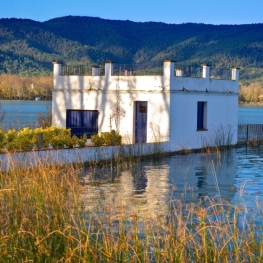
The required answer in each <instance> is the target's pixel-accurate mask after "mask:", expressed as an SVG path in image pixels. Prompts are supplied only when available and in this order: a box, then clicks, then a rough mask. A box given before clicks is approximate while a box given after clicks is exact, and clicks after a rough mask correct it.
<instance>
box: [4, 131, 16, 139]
mask: <svg viewBox="0 0 263 263" xmlns="http://www.w3.org/2000/svg"><path fill="white" fill-rule="evenodd" d="M16 136H17V132H16V130H15V129H12V130H9V131H8V132H7V133H6V135H5V138H6V141H7V142H12V141H13V140H14V139H15V138H16Z"/></svg>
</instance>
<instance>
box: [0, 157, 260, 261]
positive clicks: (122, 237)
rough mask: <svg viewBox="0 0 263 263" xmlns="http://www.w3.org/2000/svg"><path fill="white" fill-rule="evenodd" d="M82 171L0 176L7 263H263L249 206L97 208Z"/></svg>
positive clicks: (2, 251)
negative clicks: (150, 211) (154, 211)
mask: <svg viewBox="0 0 263 263" xmlns="http://www.w3.org/2000/svg"><path fill="white" fill-rule="evenodd" d="M10 162H13V160H10ZM29 166H30V165H29ZM81 169H82V167H80V166H78V167H73V166H49V165H46V164H43V163H39V165H38V167H36V168H34V169H32V168H27V169H18V170H12V169H11V170H10V171H8V172H0V189H1V190H0V199H1V202H0V227H1V231H0V262H238V263H239V262H262V260H263V235H262V227H261V226H260V225H259V224H256V222H255V219H254V218H253V216H252V214H251V212H249V211H248V209H247V207H246V206H245V205H243V206H238V207H234V206H233V205H232V204H230V203H228V202H227V201H223V200H221V199H220V198H218V199H215V200H211V199H209V198H205V200H204V202H200V203H199V204H187V205H183V204H182V203H181V202H180V201H179V200H172V199H171V200H170V202H169V203H168V207H169V209H168V210H167V212H166V213H165V214H163V215H162V216H158V215H156V216H155V217H153V218H151V217H148V216H147V215H144V216H143V215H142V214H139V213H136V212H135V211H133V212H132V213H130V214H124V213H123V210H122V200H116V202H115V205H113V206H111V207H109V206H105V207H100V209H98V210H96V209H93V210H92V211H90V210H88V209H87V208H85V206H84V203H83V190H84V187H85V182H83V180H82V178H81V177H79V175H78V174H79V171H80V170H81ZM170 190H171V191H173V187H171V189H170ZM84 198H89V197H88V196H86V197H85V196H84ZM255 207H257V209H258V211H257V212H258V213H262V210H261V208H260V206H259V205H257V204H255ZM98 211H104V213H99V212H98ZM254 214H255V213H254Z"/></svg>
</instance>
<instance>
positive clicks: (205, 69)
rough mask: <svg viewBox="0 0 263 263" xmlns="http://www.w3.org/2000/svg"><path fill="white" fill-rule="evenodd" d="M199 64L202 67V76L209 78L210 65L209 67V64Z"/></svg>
mask: <svg viewBox="0 0 263 263" xmlns="http://www.w3.org/2000/svg"><path fill="white" fill-rule="evenodd" d="M201 66H202V67H203V78H204V79H209V78H210V67H211V65H208V64H201Z"/></svg>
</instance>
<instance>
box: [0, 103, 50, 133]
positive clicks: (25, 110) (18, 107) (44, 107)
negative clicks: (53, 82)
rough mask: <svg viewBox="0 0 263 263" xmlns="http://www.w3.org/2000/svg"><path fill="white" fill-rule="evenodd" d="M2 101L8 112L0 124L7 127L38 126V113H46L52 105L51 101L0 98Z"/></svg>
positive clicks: (4, 108) (3, 108)
mask: <svg viewBox="0 0 263 263" xmlns="http://www.w3.org/2000/svg"><path fill="white" fill-rule="evenodd" d="M0 103H1V105H2V111H5V112H6V114H5V117H4V120H3V121H2V122H1V123H0V126H2V127H5V128H6V129H11V128H16V129H20V128H23V127H31V128H34V127H37V126H38V123H37V116H38V113H44V114H45V113H47V112H48V107H49V108H51V106H52V102H51V101H25V100H0Z"/></svg>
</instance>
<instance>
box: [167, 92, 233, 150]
mask: <svg viewBox="0 0 263 263" xmlns="http://www.w3.org/2000/svg"><path fill="white" fill-rule="evenodd" d="M198 101H200V102H206V103H207V115H206V116H207V125H206V128H207V129H206V130H201V131H198V130H197V102H198ZM237 111H238V96H237V94H224V93H209V94H207V93H205V92H203V93H201V92H189V93H187V95H186V94H185V92H175V93H172V94H171V119H170V121H171V123H170V126H171V130H170V134H171V137H170V142H171V147H172V149H173V150H181V149H195V148H196V149H197V148H202V147H206V146H215V145H226V144H235V143H236V142H237V124H238V119H237V114H238V112H237Z"/></svg>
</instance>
